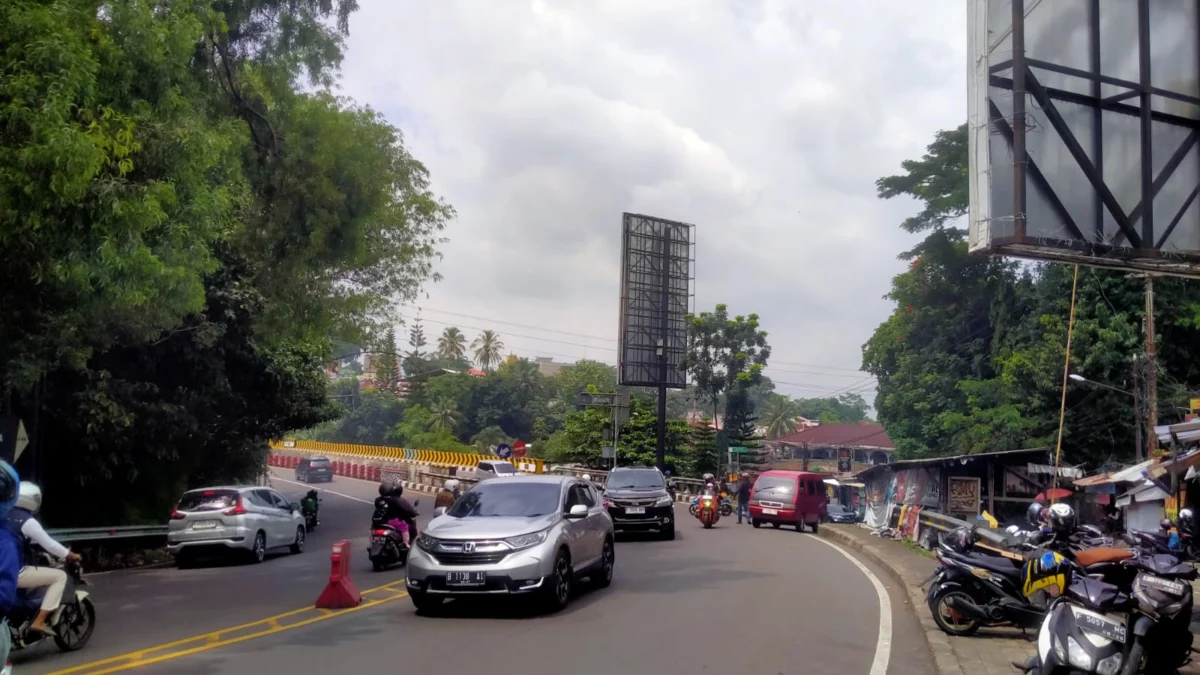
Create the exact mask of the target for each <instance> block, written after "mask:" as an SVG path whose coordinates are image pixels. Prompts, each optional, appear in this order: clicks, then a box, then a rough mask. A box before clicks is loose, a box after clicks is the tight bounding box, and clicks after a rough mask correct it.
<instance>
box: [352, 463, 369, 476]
mask: <svg viewBox="0 0 1200 675" xmlns="http://www.w3.org/2000/svg"><path fill="white" fill-rule="evenodd" d="M354 477H355V478H358V479H359V480H366V478H367V467H365V466H363V465H362V464H355V465H354Z"/></svg>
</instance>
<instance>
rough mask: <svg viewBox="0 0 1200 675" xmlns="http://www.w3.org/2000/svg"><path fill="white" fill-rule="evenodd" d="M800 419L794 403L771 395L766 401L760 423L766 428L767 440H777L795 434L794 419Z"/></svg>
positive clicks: (785, 398) (785, 397)
mask: <svg viewBox="0 0 1200 675" xmlns="http://www.w3.org/2000/svg"><path fill="white" fill-rule="evenodd" d="M797 417H800V413H799V412H798V410H797V407H796V403H795V401H793V400H792V399H790V398H788V397H787V396H783V395H780V394H773V395H772V396H771V398H769V399H767V402H766V405H765V406H764V408H763V412H762V418H761V419H762V422H763V425H764V426H766V428H767V438H779V437H781V436H787V435H789V434H793V433H796V418H797Z"/></svg>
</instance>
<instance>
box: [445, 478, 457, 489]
mask: <svg viewBox="0 0 1200 675" xmlns="http://www.w3.org/2000/svg"><path fill="white" fill-rule="evenodd" d="M442 487H443V488H445V489H447V490H449V491H451V492H454V491H455V490H456V489H458V481H457V480H455V479H453V478H451V479H450V480H448V481H446V482H445V483H442Z"/></svg>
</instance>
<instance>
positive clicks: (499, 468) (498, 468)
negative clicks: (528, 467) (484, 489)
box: [492, 464, 517, 476]
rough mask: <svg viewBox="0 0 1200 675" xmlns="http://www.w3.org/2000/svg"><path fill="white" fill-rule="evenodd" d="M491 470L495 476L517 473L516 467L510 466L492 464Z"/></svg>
mask: <svg viewBox="0 0 1200 675" xmlns="http://www.w3.org/2000/svg"><path fill="white" fill-rule="evenodd" d="M492 470H493V471H495V472H496V475H498V476H510V475H512V474H514V473H516V472H517V469H516V467H514V466H513V465H512V464H494V465H492Z"/></svg>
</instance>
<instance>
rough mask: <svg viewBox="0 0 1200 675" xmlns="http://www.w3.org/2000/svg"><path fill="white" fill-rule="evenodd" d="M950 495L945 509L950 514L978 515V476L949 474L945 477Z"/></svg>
mask: <svg viewBox="0 0 1200 675" xmlns="http://www.w3.org/2000/svg"><path fill="white" fill-rule="evenodd" d="M947 481H948V482H949V486H950V495H949V499H948V500H947V504H946V510H947V511H949V512H950V513H952V514H969V515H971V516H972V517H974V516H978V515H979V484H980V480H979V479H978V478H965V477H962V476H951V477H950V478H948V479H947Z"/></svg>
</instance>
